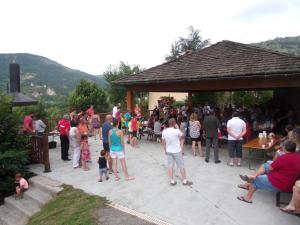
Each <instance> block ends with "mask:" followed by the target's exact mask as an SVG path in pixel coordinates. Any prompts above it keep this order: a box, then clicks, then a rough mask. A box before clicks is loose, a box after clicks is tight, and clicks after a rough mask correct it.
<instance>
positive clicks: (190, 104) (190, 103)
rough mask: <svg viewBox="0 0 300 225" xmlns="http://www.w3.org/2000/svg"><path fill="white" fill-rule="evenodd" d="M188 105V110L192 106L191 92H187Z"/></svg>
mask: <svg viewBox="0 0 300 225" xmlns="http://www.w3.org/2000/svg"><path fill="white" fill-rule="evenodd" d="M188 107H189V110H192V108H193V93H192V92H190V91H189V92H188Z"/></svg>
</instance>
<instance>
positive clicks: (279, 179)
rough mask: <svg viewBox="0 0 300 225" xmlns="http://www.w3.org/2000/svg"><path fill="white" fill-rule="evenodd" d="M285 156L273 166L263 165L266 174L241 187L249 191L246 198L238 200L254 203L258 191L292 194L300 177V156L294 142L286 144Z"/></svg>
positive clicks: (242, 197) (280, 157) (274, 162)
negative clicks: (265, 190)
mask: <svg viewBox="0 0 300 225" xmlns="http://www.w3.org/2000/svg"><path fill="white" fill-rule="evenodd" d="M284 149H285V151H286V153H285V154H283V155H281V156H279V157H278V158H277V159H276V160H275V161H273V162H272V163H271V164H269V163H265V164H264V165H263V167H262V168H263V171H264V174H261V175H258V176H254V178H255V179H249V180H248V182H247V183H245V184H241V185H239V187H240V188H243V189H247V190H248V193H247V194H246V196H241V197H238V200H241V201H244V202H247V203H252V198H253V194H254V192H255V191H256V190H257V189H267V190H270V191H274V192H277V191H283V192H292V191H293V186H294V184H295V182H296V180H297V179H298V177H299V175H300V155H299V154H298V153H297V152H296V144H295V143H294V142H292V141H286V142H284Z"/></svg>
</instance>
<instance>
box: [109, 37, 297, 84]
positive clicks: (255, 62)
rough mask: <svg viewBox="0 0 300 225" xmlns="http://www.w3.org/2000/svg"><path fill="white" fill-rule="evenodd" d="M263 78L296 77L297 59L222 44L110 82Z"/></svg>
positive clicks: (263, 50) (131, 82)
mask: <svg viewBox="0 0 300 225" xmlns="http://www.w3.org/2000/svg"><path fill="white" fill-rule="evenodd" d="M267 76H276V77H277V76H297V77H298V76H300V57H296V56H292V55H288V54H284V53H279V52H275V51H271V50H266V49H263V48H259V47H255V46H252V45H247V44H241V43H236V42H232V41H222V42H218V43H216V44H214V45H211V46H209V47H207V48H204V49H201V50H198V51H196V52H193V53H190V54H185V55H183V56H181V57H179V58H178V59H175V60H173V61H170V62H166V63H163V64H161V65H158V66H155V67H152V68H150V69H147V70H145V71H143V72H141V73H138V74H135V75H132V76H130V77H126V78H122V79H119V80H117V81H115V82H114V83H115V84H117V85H135V84H150V83H166V82H182V81H185V82H192V81H201V80H210V79H218V80H226V79H236V78H251V77H252V78H255V77H267Z"/></svg>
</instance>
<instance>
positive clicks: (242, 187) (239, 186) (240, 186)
mask: <svg viewBox="0 0 300 225" xmlns="http://www.w3.org/2000/svg"><path fill="white" fill-rule="evenodd" d="M237 187H238V188H241V189H244V190H249V189H248V188H246V187H244V186H242V185H240V184H239V185H238V186H237Z"/></svg>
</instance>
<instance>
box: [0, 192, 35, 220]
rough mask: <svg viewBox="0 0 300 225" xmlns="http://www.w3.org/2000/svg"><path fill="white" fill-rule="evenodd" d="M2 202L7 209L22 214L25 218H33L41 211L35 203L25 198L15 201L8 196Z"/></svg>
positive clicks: (12, 197)
mask: <svg viewBox="0 0 300 225" xmlns="http://www.w3.org/2000/svg"><path fill="white" fill-rule="evenodd" d="M4 202H5V206H6V207H7V208H9V209H11V210H16V211H18V212H20V213H23V214H24V215H25V216H27V217H31V216H33V215H34V214H35V213H37V212H38V211H40V209H41V208H40V206H39V205H38V204H37V203H36V202H34V201H32V200H29V199H27V198H23V199H19V200H16V199H15V198H14V196H10V197H7V198H5V199H4Z"/></svg>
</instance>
